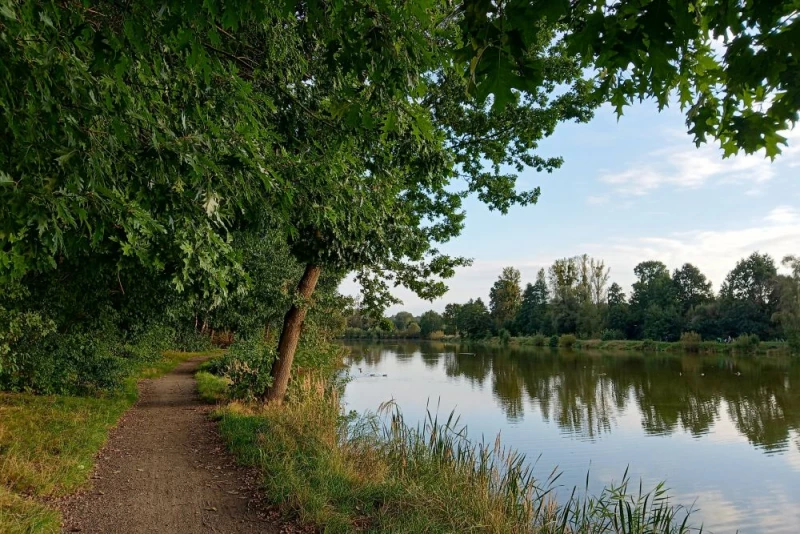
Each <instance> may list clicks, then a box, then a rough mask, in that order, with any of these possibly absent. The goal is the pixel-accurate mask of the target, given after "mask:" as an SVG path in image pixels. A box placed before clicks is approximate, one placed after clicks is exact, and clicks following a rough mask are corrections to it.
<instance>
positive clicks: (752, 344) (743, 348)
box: [733, 334, 761, 353]
mask: <svg viewBox="0 0 800 534" xmlns="http://www.w3.org/2000/svg"><path fill="white" fill-rule="evenodd" d="M760 343H761V340H760V339H759V337H758V336H757V335H755V334H742V335H741V336H739V337H737V338H736V339H735V340H734V341H733V348H734V350H735V351H736V352H743V353H751V352H755V351H756V350H757V349H758V345H759V344H760Z"/></svg>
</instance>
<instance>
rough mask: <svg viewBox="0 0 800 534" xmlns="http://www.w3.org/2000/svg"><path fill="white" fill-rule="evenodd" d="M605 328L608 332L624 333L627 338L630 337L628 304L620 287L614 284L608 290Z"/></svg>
mask: <svg viewBox="0 0 800 534" xmlns="http://www.w3.org/2000/svg"><path fill="white" fill-rule="evenodd" d="M606 327H607V328H609V329H610V330H618V331H620V332H624V333H625V335H626V336H628V337H631V335H632V333H631V331H630V330H631V324H630V313H629V311H628V302H627V301H626V300H625V293H624V292H623V291H622V287H620V285H619V284H618V283H616V282H614V283H613V284H611V287H609V288H608V310H607V319H606Z"/></svg>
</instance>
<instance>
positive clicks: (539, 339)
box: [531, 334, 547, 347]
mask: <svg viewBox="0 0 800 534" xmlns="http://www.w3.org/2000/svg"><path fill="white" fill-rule="evenodd" d="M546 341H547V338H546V337H545V336H543V335H542V334H536V335H535V336H533V337H532V338H531V344H532V345H533V346H534V347H544V346H545V343H546Z"/></svg>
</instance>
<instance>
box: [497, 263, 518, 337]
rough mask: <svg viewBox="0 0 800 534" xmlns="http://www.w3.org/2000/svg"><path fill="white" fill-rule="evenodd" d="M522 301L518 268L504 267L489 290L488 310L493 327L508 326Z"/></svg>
mask: <svg viewBox="0 0 800 534" xmlns="http://www.w3.org/2000/svg"><path fill="white" fill-rule="evenodd" d="M521 303H522V289H521V288H520V273H519V270H517V269H515V268H513V267H505V268H504V269H503V272H502V273H500V276H499V277H498V278H497V280H496V281H495V283H494V284H493V285H492V288H491V289H490V290H489V310H490V311H491V313H492V319H494V324H495V327H496V328H497V329H498V330H499V329H500V328H508V327H509V326H510V325H511V322H512V321H513V320H514V318H515V317H516V315H517V312H518V311H519V307H520V304H521Z"/></svg>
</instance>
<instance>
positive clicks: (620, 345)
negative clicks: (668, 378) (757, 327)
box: [469, 336, 789, 355]
mask: <svg viewBox="0 0 800 534" xmlns="http://www.w3.org/2000/svg"><path fill="white" fill-rule="evenodd" d="M562 337H563V336H562ZM469 342H470V343H476V344H479V345H489V346H501V345H502V343H501V341H500V338H496V337H495V338H490V339H486V340H475V341H469ZM509 345H510V346H519V347H541V346H546V343H545V345H542V338H541V337H537V336H530V337H512V338H511V340H510V342H509ZM571 348H573V349H575V350H607V351H638V352H686V347H685V346H684V344H682V343H681V342H680V341H674V342H671V341H653V340H650V339H645V340H635V339H618V340H609V341H604V340H600V339H577V340H575V341H574V342H573V344H572V346H571ZM692 351H693V352H699V353H706V354H728V353H737V354H744V353H749V354H752V353H756V354H768V355H777V354H788V353H789V345H788V343H786V342H782V341H762V342H760V343H759V344H758V345H757V346H756V347H751V348H748V350H747V351H743V350H740V349H737V346H736V344H735V343H718V342H716V341H700V342H698V343H697V344H696V345H695V346H693V348H692Z"/></svg>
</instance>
